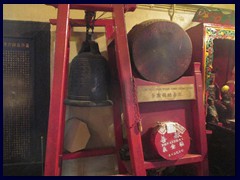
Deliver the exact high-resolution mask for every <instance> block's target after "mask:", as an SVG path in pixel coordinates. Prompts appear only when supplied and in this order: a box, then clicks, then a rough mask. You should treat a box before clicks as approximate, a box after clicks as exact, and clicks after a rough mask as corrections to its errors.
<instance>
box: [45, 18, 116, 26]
mask: <svg viewBox="0 0 240 180" xmlns="http://www.w3.org/2000/svg"><path fill="white" fill-rule="evenodd" d="M49 21H50V23H51V24H52V25H56V24H57V19H50V20H49ZM69 22H70V25H71V26H72V27H75V26H76V27H78V26H86V21H85V20H84V19H71V18H70V19H69ZM94 26H113V20H112V19H98V20H96V21H95V23H94Z"/></svg>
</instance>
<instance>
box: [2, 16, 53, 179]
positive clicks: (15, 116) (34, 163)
mask: <svg viewBox="0 0 240 180" xmlns="http://www.w3.org/2000/svg"><path fill="white" fill-rule="evenodd" d="M49 89H50V24H49V23H40V22H26V21H8V20H5V21H3V132H4V133H3V139H4V141H3V146H4V148H3V167H4V168H3V174H4V175H41V174H42V172H41V171H42V170H41V166H42V163H43V157H44V153H45V152H44V151H45V142H46V132H47V121H48V109H49V98H50V90H49Z"/></svg>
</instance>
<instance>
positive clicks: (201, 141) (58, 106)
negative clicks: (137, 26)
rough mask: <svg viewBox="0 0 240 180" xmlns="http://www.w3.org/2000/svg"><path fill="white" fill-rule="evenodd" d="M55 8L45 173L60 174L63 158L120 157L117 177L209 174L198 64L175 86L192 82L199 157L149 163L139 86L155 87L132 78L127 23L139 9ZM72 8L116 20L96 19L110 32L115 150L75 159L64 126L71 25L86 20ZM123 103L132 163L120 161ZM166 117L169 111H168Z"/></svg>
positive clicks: (79, 154)
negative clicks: (169, 170) (186, 168)
mask: <svg viewBox="0 0 240 180" xmlns="http://www.w3.org/2000/svg"><path fill="white" fill-rule="evenodd" d="M53 6H54V7H57V8H58V17H57V20H50V22H51V23H52V24H56V25H57V30H56V50H55V64H54V75H53V83H52V91H51V100H50V111H49V125H48V137H47V150H46V161H45V172H44V174H45V175H46V176H49V175H51V176H53V175H54V176H58V175H61V162H62V160H63V159H64V160H66V159H75V158H80V157H89V156H97V155H106V154H112V153H116V154H117V159H118V168H119V173H126V172H127V170H128V171H129V173H131V174H132V175H136V176H145V175H146V170H147V169H152V168H160V167H166V166H173V165H181V164H189V163H194V164H196V165H197V174H198V175H207V173H208V167H207V143H206V129H205V118H204V111H203V101H202V79H201V73H200V70H199V68H200V64H195V66H194V73H193V74H194V75H193V76H191V77H183V78H181V79H180V80H179V81H178V82H175V83H180V84H181V83H186V82H188V83H193V84H194V85H195V94H196V100H193V101H192V104H193V107H194V108H193V114H194V115H193V118H192V122H191V123H192V128H194V133H193V134H194V135H193V136H194V141H195V145H196V153H194V154H187V155H186V156H184V157H183V158H181V159H179V160H177V161H146V160H144V155H143V144H142V137H141V136H142V131H141V127H142V120H141V118H140V117H141V116H144V113H141V112H140V111H139V103H138V101H137V96H136V87H137V86H141V84H151V83H149V82H145V81H142V80H139V79H136V78H134V77H133V75H132V70H131V63H130V57H129V50H128V43H127V35H126V27H125V20H124V13H125V12H126V11H127V10H129V11H134V9H135V8H136V5H123V4H112V5H109V4H105V5H104V4H101V5H87V4H85V5H80V4H76V5H69V4H58V5H53ZM70 9H85V10H94V11H95V10H100V11H111V12H112V13H113V17H114V18H113V19H112V20H97V21H96V23H95V26H104V27H105V29H106V37H107V45H108V54H109V63H110V65H111V71H112V79H113V80H112V92H111V97H112V100H113V112H114V131H115V142H116V146H115V148H105V149H94V150H88V151H87V150H86V151H79V152H76V153H71V154H63V152H62V148H63V146H62V145H63V134H64V122H65V119H64V118H65V105H64V103H63V101H64V98H65V96H66V84H67V69H68V55H69V44H68V43H69V36H70V33H69V32H70V30H69V29H70V28H71V26H82V25H84V24H85V22H84V21H83V20H74V19H69V12H70ZM113 40H114V41H113ZM116 72H117V73H116ZM117 79H118V80H117ZM121 102H122V103H121ZM173 103H174V102H173ZM121 104H122V110H123V114H124V119H125V123H126V131H127V141H128V145H129V151H130V161H128V162H127V161H122V160H121V159H120V157H119V150H120V148H121V147H122V145H123V139H122V128H121ZM146 107H147V106H146ZM147 108H149V107H147ZM168 113H171V112H170V111H169V112H168Z"/></svg>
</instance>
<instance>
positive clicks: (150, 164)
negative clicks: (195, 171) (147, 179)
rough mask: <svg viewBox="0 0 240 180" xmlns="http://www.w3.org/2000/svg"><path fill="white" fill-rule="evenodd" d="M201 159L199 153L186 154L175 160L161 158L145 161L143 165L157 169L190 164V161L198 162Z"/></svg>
mask: <svg viewBox="0 0 240 180" xmlns="http://www.w3.org/2000/svg"><path fill="white" fill-rule="evenodd" d="M201 161H202V156H201V155H200V154H186V155H185V156H184V157H182V158H180V159H178V160H175V161H168V160H161V161H145V162H144V166H145V168H146V169H157V168H162V167H169V166H176V165H183V164H190V163H199V162H201Z"/></svg>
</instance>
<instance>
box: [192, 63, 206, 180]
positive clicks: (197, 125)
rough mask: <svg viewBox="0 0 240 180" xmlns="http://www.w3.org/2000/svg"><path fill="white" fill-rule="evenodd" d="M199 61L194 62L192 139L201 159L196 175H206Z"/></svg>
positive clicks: (203, 112)
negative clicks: (195, 97)
mask: <svg viewBox="0 0 240 180" xmlns="http://www.w3.org/2000/svg"><path fill="white" fill-rule="evenodd" d="M200 66H201V64H200V63H197V62H196V63H194V76H195V87H196V91H195V93H196V96H197V99H198V100H197V101H194V102H193V106H192V107H193V115H194V116H193V120H192V121H193V128H194V141H195V142H196V143H195V145H196V150H197V153H199V154H201V155H202V157H203V161H202V162H200V163H199V164H198V165H197V173H198V175H204V176H206V175H208V160H207V135H206V125H205V122H206V121H205V111H204V103H203V86H202V74H201V71H200Z"/></svg>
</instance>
